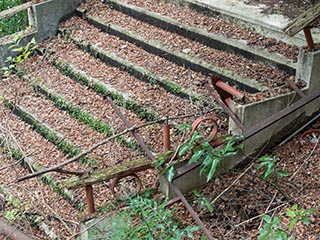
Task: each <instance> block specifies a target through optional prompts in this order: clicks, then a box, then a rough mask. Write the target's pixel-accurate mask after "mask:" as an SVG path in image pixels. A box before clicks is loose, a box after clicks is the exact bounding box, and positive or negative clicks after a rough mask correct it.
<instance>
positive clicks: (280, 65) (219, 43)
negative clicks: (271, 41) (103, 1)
mask: <svg viewBox="0 0 320 240" xmlns="http://www.w3.org/2000/svg"><path fill="white" fill-rule="evenodd" d="M107 2H108V3H109V4H110V5H111V6H112V7H113V8H114V9H116V10H118V11H121V12H123V13H125V14H128V15H129V16H132V17H134V18H136V19H139V20H141V21H144V22H147V23H149V24H152V25H154V26H157V27H160V28H162V29H165V30H166V31H171V32H173V33H178V34H180V35H182V36H184V37H186V38H189V39H191V40H193V41H198V42H200V43H202V44H204V45H207V46H209V47H211V48H215V49H219V50H223V51H227V52H231V53H234V54H237V55H242V56H244V57H245V58H248V59H251V60H254V61H256V62H262V63H264V64H266V65H269V66H271V67H273V68H277V69H279V70H282V71H285V72H287V73H288V74H294V73H295V68H296V64H295V63H294V62H293V61H291V60H288V59H287V58H285V57H284V56H282V55H280V54H274V53H269V52H268V51H266V50H263V49H258V48H252V47H250V46H247V45H246V44H245V43H243V42H241V41H237V40H234V39H230V38H225V37H223V36H220V35H217V34H214V33H209V32H207V31H206V30H204V29H198V28H195V27H190V26H187V25H185V24H182V23H180V22H178V21H176V20H175V19H172V18H170V17H167V16H163V15H161V14H158V13H154V12H150V11H147V10H145V9H143V8H140V7H136V6H133V5H129V4H125V3H123V2H120V1H117V0H109V1H107Z"/></svg>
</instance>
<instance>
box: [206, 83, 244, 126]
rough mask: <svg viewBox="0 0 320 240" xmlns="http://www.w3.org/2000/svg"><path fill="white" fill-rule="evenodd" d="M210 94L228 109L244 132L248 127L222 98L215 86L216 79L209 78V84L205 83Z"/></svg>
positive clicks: (228, 112) (224, 108) (227, 111)
mask: <svg viewBox="0 0 320 240" xmlns="http://www.w3.org/2000/svg"><path fill="white" fill-rule="evenodd" d="M205 86H206V88H207V89H208V91H209V92H210V94H211V95H212V96H213V97H214V99H215V100H216V101H217V102H218V104H219V105H220V106H221V107H222V108H223V110H225V111H226V113H227V114H228V115H229V117H231V119H232V120H233V121H234V122H235V124H236V125H237V126H238V127H239V128H240V129H241V131H242V132H244V131H245V130H246V127H245V126H244V125H243V123H242V122H241V121H240V120H239V118H238V117H237V115H236V114H235V113H233V112H232V111H231V109H230V108H229V107H228V106H227V105H226V104H225V103H224V102H223V101H222V100H221V98H220V95H219V93H218V92H217V90H216V89H215V88H214V87H213V86H214V80H213V79H209V81H208V84H206V85H205Z"/></svg>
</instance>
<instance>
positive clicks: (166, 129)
mask: <svg viewBox="0 0 320 240" xmlns="http://www.w3.org/2000/svg"><path fill="white" fill-rule="evenodd" d="M162 132H163V152H167V151H169V150H170V126H169V125H163V127H162Z"/></svg>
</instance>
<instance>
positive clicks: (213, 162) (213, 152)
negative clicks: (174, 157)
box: [178, 131, 242, 182]
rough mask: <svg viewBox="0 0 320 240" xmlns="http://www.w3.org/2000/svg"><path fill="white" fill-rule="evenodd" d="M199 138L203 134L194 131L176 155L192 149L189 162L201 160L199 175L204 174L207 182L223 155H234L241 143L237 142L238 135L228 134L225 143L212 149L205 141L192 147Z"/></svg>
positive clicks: (201, 137)
mask: <svg viewBox="0 0 320 240" xmlns="http://www.w3.org/2000/svg"><path fill="white" fill-rule="evenodd" d="M201 139H203V136H202V135H200V134H199V133H198V132H196V131H195V132H194V134H193V135H192V136H191V138H190V140H189V141H188V142H186V143H185V144H184V145H182V147H181V148H180V149H179V152H178V156H180V157H181V156H182V155H184V154H185V153H186V152H187V151H190V150H192V151H193V153H192V155H191V157H190V159H189V164H191V163H197V162H199V161H201V162H202V163H201V168H200V175H203V174H206V179H207V182H209V181H210V180H211V179H212V178H213V176H214V174H215V172H216V169H217V166H218V164H219V162H220V161H221V160H222V159H224V158H225V157H230V156H233V155H235V154H236V153H237V152H238V150H239V149H241V148H242V144H239V143H238V140H239V138H238V137H236V136H230V137H226V138H225V145H224V146H223V147H220V148H218V149H214V148H213V147H212V146H211V145H210V143H208V142H206V141H203V142H201V143H200V144H199V146H197V147H193V146H194V145H195V143H197V142H198V141H199V140H201Z"/></svg>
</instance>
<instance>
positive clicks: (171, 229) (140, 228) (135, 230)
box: [89, 196, 199, 240]
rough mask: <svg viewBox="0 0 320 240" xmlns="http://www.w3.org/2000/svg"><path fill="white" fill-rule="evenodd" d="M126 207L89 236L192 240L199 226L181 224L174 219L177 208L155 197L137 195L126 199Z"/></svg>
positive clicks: (149, 239)
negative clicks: (156, 199) (183, 225)
mask: <svg viewBox="0 0 320 240" xmlns="http://www.w3.org/2000/svg"><path fill="white" fill-rule="evenodd" d="M127 206H128V207H127V208H123V209H122V210H120V211H118V212H117V214H116V215H114V216H113V217H111V219H109V218H108V221H107V222H106V224H103V225H102V224H100V228H98V229H97V228H96V229H95V230H96V231H93V232H91V235H89V238H90V239H93V238H97V237H98V238H99V237H101V236H103V239H106V240H107V239H110V240H111V239H112V240H123V239H132V240H138V239H139V240H144V239H145V240H153V239H154V240H156V239H166V240H180V239H186V238H188V239H193V232H195V231H197V230H198V229H199V227H197V226H187V227H185V228H183V227H181V226H180V224H179V222H178V221H177V220H175V219H174V217H173V215H174V210H171V209H168V208H166V202H164V203H162V204H158V203H157V202H156V201H155V200H152V199H148V198H146V197H142V196H136V197H134V198H130V199H129V200H127Z"/></svg>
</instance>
